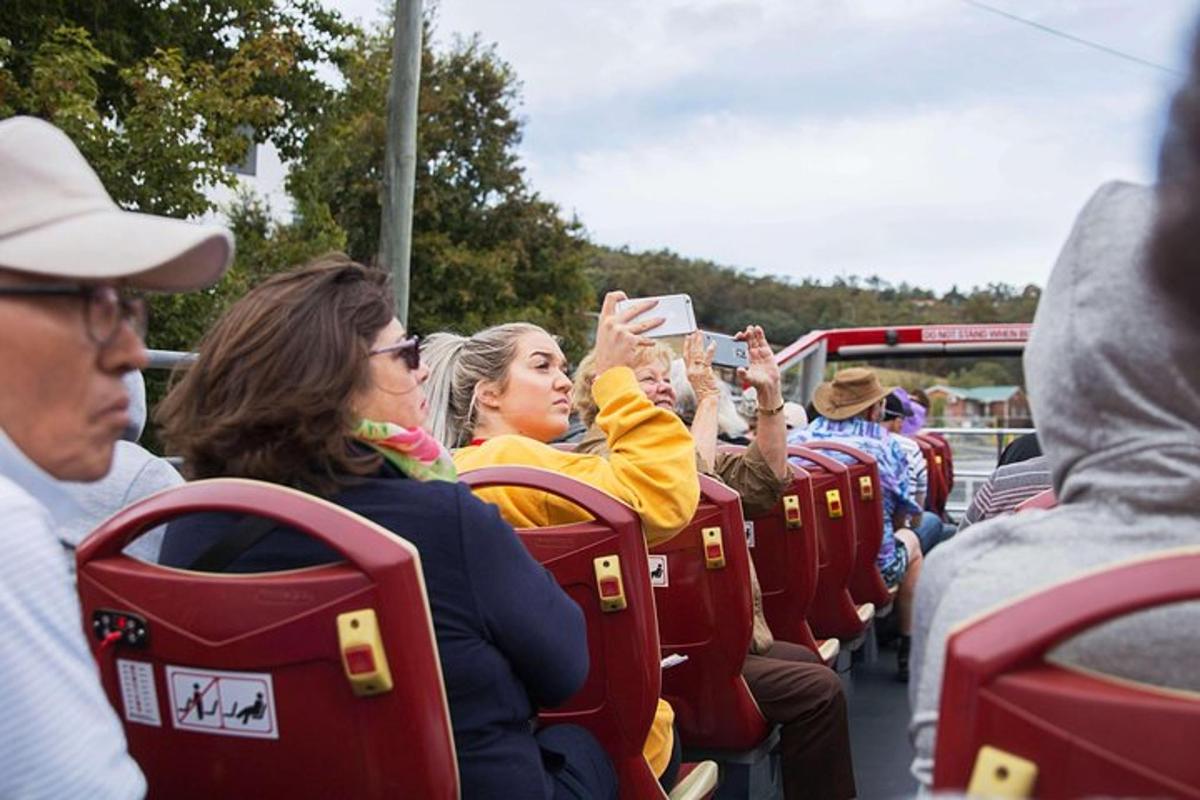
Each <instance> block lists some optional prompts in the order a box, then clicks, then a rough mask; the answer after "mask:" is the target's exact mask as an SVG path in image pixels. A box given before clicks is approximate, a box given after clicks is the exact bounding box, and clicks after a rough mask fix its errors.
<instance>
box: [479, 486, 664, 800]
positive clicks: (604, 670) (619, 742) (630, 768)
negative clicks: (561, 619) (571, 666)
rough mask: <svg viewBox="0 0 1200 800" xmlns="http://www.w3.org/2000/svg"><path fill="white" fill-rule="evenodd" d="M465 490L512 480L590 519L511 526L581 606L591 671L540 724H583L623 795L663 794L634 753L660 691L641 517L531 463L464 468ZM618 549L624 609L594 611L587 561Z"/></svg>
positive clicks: (636, 799) (635, 798) (627, 799)
mask: <svg viewBox="0 0 1200 800" xmlns="http://www.w3.org/2000/svg"><path fill="white" fill-rule="evenodd" d="M459 479H460V480H461V481H462V482H463V483H466V484H467V485H469V486H471V487H472V489H482V488H486V487H492V486H513V487H523V488H530V489H539V490H541V491H545V492H549V493H551V494H555V495H557V496H559V497H562V498H565V499H567V500H570V501H571V502H572V503H574V504H576V505H577V506H579V507H580V508H581V509H583V510H584V511H586V512H587V513H588V514H590V515H591V516H592V517H593V519H592V520H591V521H588V522H579V523H573V524H571V525H557V526H553V527H547V528H523V529H518V531H517V534H518V536H520V537H521V541H522V542H523V543H524V544H525V547H526V548H528V549H529V552H530V553H531V554H532V555H533V557H534V558H535V559H537V560H538V561H539V562H540V563H541V564H542V565H543V566H544V567H546V569H548V570H549V571H550V573H551V574H552V575H554V579H555V580H556V581H557V582H558V584H559V585H560V586H562V587H563V589H564V590H565V591H566V592H567V594H569V595H570V596H571V598H572V599H574V600H575V602H577V603H578V604H579V606H580V608H582V609H583V613H584V618H585V620H586V623H587V635H588V656H589V659H590V667H589V670H588V677H587V680H586V681H585V682H584V685H583V687H582V688H581V689H580V690H579V691H578V692H577V693H576V694H575V695H574V696H573V697H571V698H570V699H569V700H568V701H567V702H566V703H565V704H563V705H562V706H559V707H558V708H554V709H544V710H542V712H541V713H540V714H539V715H538V719H539V721H540V722H541V723H543V724H547V725H552V724H557V723H573V724H576V725H582V726H583V727H585V728H587V729H588V730H589V731H591V733H592V734H593V735H594V736H595V737H596V738H597V739H598V740H599V741H600V743H601V745H603V747H604V749H605V751H606V752H607V753H608V755H609V758H611V759H612V762H613V767H614V768H615V770H616V772H617V780H618V782H619V784H620V793H621V798H622V800H641V799H642V798H655V797H662V796H663V793H662V789H661V788H660V787H659V784H658V780H657V779H656V778H655V776H654V773H653V772H652V771H651V770H650V767H649V765H648V764H647V763H646V759H645V758H644V757H643V756H642V750H643V748H644V746H645V742H646V736H647V734H648V733H649V731H650V725H651V723H652V722H653V721H654V714H655V711H656V708H657V705H658V698H659V693H660V691H661V688H662V684H661V674H662V670H661V668H660V661H659V659H660V654H659V638H658V625H657V620H656V615H655V603H654V596H653V594H652V593H651V589H650V567H649V563H648V561H647V556H646V541H645V538H644V536H643V534H642V527H641V522H640V520H639V519H638V517H637V514H635V513H634V511H633V510H632V509H630V508H629V507H628V506H626V505H625V504H623V503H621V502H620V501H618V500H617V499H615V498H613V497H611V496H610V495H608V494H606V493H604V492H602V491H600V490H599V489H596V488H594V487H591V486H588V485H586V484H584V483H581V482H579V481H576V480H574V479H572V478H569V477H567V476H565V475H561V474H558V473H555V472H550V471H548V470H544V469H538V468H535V467H517V466H497V467H485V468H482V469H476V470H471V471H470V472H465V473H463V474H462V475H460V476H459ZM610 555H616V556H618V557H619V558H620V562H621V583H622V588H623V589H624V592H625V598H626V602H627V607H626V608H625V609H623V610H621V611H614V612H605V611H603V610H602V609H601V607H600V601H599V588H598V587H597V585H596V574H595V567H594V564H593V561H594V559H596V558H598V557H603V556H610Z"/></svg>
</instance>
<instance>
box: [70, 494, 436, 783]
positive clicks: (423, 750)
mask: <svg viewBox="0 0 1200 800" xmlns="http://www.w3.org/2000/svg"><path fill="white" fill-rule="evenodd" d="M203 512H233V513H237V514H255V515H259V516H264V517H268V518H270V519H273V520H276V521H278V522H280V523H283V524H285V525H287V526H289V527H291V528H294V529H296V530H299V531H303V532H304V533H307V534H308V535H309V536H312V537H313V538H314V539H318V540H320V541H321V542H323V543H324V544H326V545H327V546H329V547H332V548H334V549H335V550H337V551H338V552H340V553H341V554H342V555H343V556H344V557H345V559H346V561H345V562H341V563H337V564H328V565H323V566H318V567H311V568H308V569H298V570H291V571H287V572H274V573H261V574H238V575H232V574H212V573H196V572H188V571H185V570H178V569H168V568H164V567H159V566H157V565H154V564H148V563H145V562H142V561H137V560H134V559H132V558H129V557H127V556H124V555H122V554H121V550H122V549H123V548H124V547H125V545H126V544H128V543H129V542H130V541H131V540H132V539H133V538H135V537H136V536H138V535H140V534H141V533H143V532H144V531H146V530H148V529H150V528H152V527H154V526H156V525H160V524H164V523H166V522H168V521H169V520H172V519H176V518H179V517H181V516H183V515H186V514H193V513H203ZM76 558H77V562H78V566H79V570H78V575H79V578H78V587H79V596H80V600H81V603H82V609H83V615H84V620H85V626H86V627H88V628H90V629H91V630H90V631H89V634H97V635H99V636H101V637H103V635H104V634H105V633H106V632H111V633H115V634H116V635H117V642H116V644H115V645H114V646H112V647H107V646H104V645H101V644H100V643H99V642H98V641H97V638H96V636H91V637H90V640H91V642H92V649H93V653H94V654H95V655H96V658H97V661H98V662H99V665H100V674H101V680H102V682H103V684H104V688H105V690H106V691H107V692H108V697H109V700H110V701H111V702H112V704H113V707H114V708H115V709H116V710H117V713H118V715H119V716H121V717H122V719H123V720H125V735H126V737H127V738H128V741H129V749H130V752H131V754H132V755H133V757H134V759H135V760H136V761H137V762H138V764H139V765H140V766H141V768H142V771H143V772H144V773H145V775H146V779H147V782H148V785H149V796H150V797H152V798H154V797H162V798H185V799H186V798H211V797H256V798H280V799H281V800H282V799H283V798H293V797H380V798H382V797H400V796H405V797H429V798H447V799H448V798H457V797H458V793H459V792H458V766H457V762H456V760H455V753H454V742H453V737H452V734H451V728H450V720H449V716H448V711H447V707H446V695H445V688H444V686H443V684H442V676H441V669H440V665H439V663H438V656H437V645H436V642H435V640H434V635H433V627H432V623H431V621H430V616H429V606H428V603H427V601H426V598H425V587H424V580H423V577H422V574H421V565H420V558H419V557H418V554H417V552H416V550H415V549H414V548H413V547H412V546H411V545H410V544H408V543H407V542H405V541H404V540H402V539H400V538H399V537H397V536H395V535H394V534H392V533H390V532H388V531H386V530H384V529H383V528H380V527H379V526H377V525H375V524H373V523H371V522H369V521H367V520H365V519H363V518H362V517H359V516H357V515H355V514H353V513H351V512H349V511H346V510H345V509H342V508H339V507H338V506H335V505H333V504H331V503H328V502H325V501H324V500H320V499H318V498H315V497H313V496H311V495H307V494H303V493H301V492H297V491H294V490H292V489H287V488H284V487H281V486H275V485H271V484H266V483H258V482H255V481H246V480H234V479H218V480H206V481H197V482H195V483H190V484H185V485H183V486H180V487H178V488H174V489H169V490H167V491H165V492H162V493H159V494H156V495H153V496H151V497H149V498H146V499H144V500H141V501H139V502H137V503H134V504H133V505H131V506H129V507H128V508H126V509H124V510H122V511H121V512H119V513H118V514H117V515H116V516H114V517H112V518H111V519H110V520H108V521H107V522H105V523H104V524H103V525H101V526H100V527H99V528H98V529H97V530H96V532H95V533H93V534H92V535H91V536H89V537H88V538H87V539H85V540H84V541H83V542H82V544H81V545H80V547H79V550H78V553H77V556H76ZM142 631H144V632H145V638H144V639H143V640H142V641H141V643H140V644H138V643H137V641H138V637H139V636H140V635H141V632H142ZM375 633H377V635H378V638H375V636H374V635H373V634H375ZM127 639H131V640H133V642H134V643H128V642H127ZM385 662H386V667H387V669H388V670H390V676H391V680H392V681H394V684H393V686H392V687H391V688H390V690H388V689H384V688H383V687H384V685H386V681H384V680H383V678H382V677H381V676H379V675H372V674H371V672H370V668H371V667H375V668H376V669H378V668H379V667H381V666H383V665H384V663H385ZM352 669H353V670H354V671H356V672H357V673H358V674H359V675H365V676H366V677H365V679H361V680H360V681H359V689H358V692H359V693H360V694H361V693H365V694H363V696H358V695H356V691H355V689H353V688H352V685H351V681H352V679H351V678H350V677H349V676H350V674H351V670H352ZM189 692H190V694H189ZM251 695H257V697H256V698H254V699H253V701H252V698H251ZM197 698H198V699H199V702H195V701H196V699H197ZM210 699H211V705H210V703H209V701H210ZM239 701H240V703H241V706H240V709H239V706H238V703H239ZM260 701H261V702H260ZM205 712H207V716H206V713H205ZM401 731H402V732H403V734H402V735H400V734H399V733H398V732H401Z"/></svg>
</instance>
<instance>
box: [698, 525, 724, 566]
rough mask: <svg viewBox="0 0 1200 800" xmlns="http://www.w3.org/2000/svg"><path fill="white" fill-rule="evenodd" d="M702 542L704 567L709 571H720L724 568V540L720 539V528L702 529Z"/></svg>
mask: <svg viewBox="0 0 1200 800" xmlns="http://www.w3.org/2000/svg"><path fill="white" fill-rule="evenodd" d="M700 537H701V539H702V540H703V542H704V565H705V566H706V567H708V568H709V569H721V568H722V567H724V566H725V540H724V539H722V538H721V529H720V528H704V529H703V530H701V531H700Z"/></svg>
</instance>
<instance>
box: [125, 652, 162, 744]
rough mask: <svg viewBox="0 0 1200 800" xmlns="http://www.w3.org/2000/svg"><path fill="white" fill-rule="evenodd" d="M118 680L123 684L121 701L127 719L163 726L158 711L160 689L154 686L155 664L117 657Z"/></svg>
mask: <svg viewBox="0 0 1200 800" xmlns="http://www.w3.org/2000/svg"><path fill="white" fill-rule="evenodd" d="M117 680H118V681H119V682H120V684H121V702H122V703H123V704H124V705H125V719H127V720H129V721H130V722H139V723H141V724H142V725H153V726H154V727H156V728H161V727H162V716H160V715H159V713H158V689H157V688H156V687H155V686H154V666H153V665H152V664H148V663H147V662H145V661H126V660H125V659H123V658H118V659H117Z"/></svg>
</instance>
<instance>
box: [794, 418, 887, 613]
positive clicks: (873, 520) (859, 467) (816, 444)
mask: <svg viewBox="0 0 1200 800" xmlns="http://www.w3.org/2000/svg"><path fill="white" fill-rule="evenodd" d="M805 447H807V448H809V449H810V450H826V451H835V452H838V453H843V454H845V455H847V456H850V457H851V458H853V459H855V460H856V461H857V462H858V463H857V464H854V465H851V466H850V498H851V503H852V505H853V506H854V533H855V538H856V540H857V544H858V546H857V548H856V549H855V554H854V571H853V572H852V573H850V596H851V597H853V598H854V602H855V603H857V604H859V605H860V606H861V605H862V604H864V603H872V604H873V605H874V606H875V615H876V616H877V617H882V616H884V615H885V614H886V613H887V612H889V611H890V610H891V605H892V599H893V595H892V593H891V592H890V591H889V590H888V586H887V584H886V583H885V582H884V580H883V575H882V574H881V573H880V572H879V548H880V547H881V546H882V545H883V486H882V484H881V483H880V481H879V465H878V464H877V463H876V461H875V457H874V456H872V455H871V454H869V453H865V452H863V451H862V450H858V449H857V448H855V447H852V446H850V445H848V444H846V443H845V442H839V441H837V440H835V439H819V440H815V441H811V442H807V443H806V444H805Z"/></svg>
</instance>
